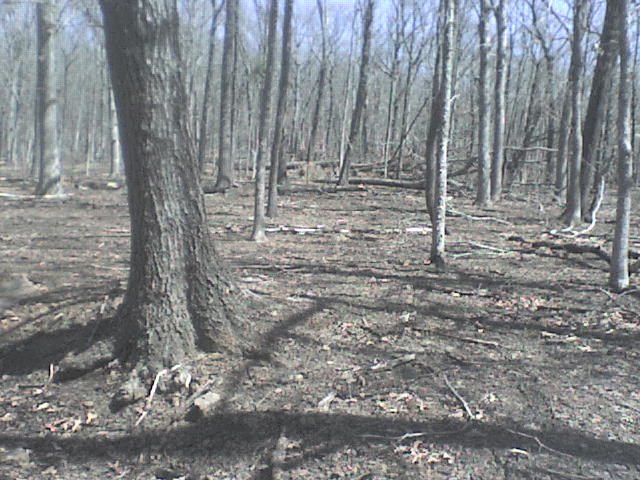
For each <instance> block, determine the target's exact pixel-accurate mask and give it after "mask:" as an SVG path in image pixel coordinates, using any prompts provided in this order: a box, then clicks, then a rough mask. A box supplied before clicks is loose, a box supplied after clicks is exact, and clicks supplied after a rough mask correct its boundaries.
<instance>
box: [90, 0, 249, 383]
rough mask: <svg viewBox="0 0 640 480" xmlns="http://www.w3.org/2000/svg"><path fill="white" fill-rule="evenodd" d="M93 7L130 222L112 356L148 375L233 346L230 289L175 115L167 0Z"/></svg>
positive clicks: (177, 91) (174, 33) (176, 72)
mask: <svg viewBox="0 0 640 480" xmlns="http://www.w3.org/2000/svg"><path fill="white" fill-rule="evenodd" d="M100 5H101V7H102V11H103V14H104V27H105V39H106V45H107V56H108V61H109V66H110V70H111V80H112V84H113V91H114V96H115V100H116V107H117V112H118V121H119V126H120V138H121V140H122V148H123V154H124V160H125V172H126V177H127V186H128V198H129V213H130V220H131V269H130V273H129V282H128V286H127V291H126V294H125V298H124V301H123V304H122V307H121V308H120V311H119V318H120V322H121V323H120V327H119V332H118V334H119V343H118V347H119V348H118V354H119V356H120V357H121V358H122V359H123V360H125V361H128V362H131V363H133V364H138V365H139V366H140V367H147V372H151V373H153V372H156V371H158V369H160V368H163V367H169V366H173V365H176V364H178V363H180V362H183V361H185V360H186V359H188V358H189V357H190V356H192V354H193V353H194V352H195V351H196V349H204V350H207V351H232V350H235V349H237V348H238V345H239V341H238V337H237V336H236V334H235V331H234V328H233V326H232V323H233V322H232V320H233V318H234V316H233V309H234V303H233V300H232V299H233V298H234V297H232V294H231V292H232V291H234V290H235V287H234V286H233V284H232V283H230V281H229V280H227V275H226V273H225V271H224V269H223V267H222V265H221V264H220V261H219V260H218V256H217V254H216V251H215V249H214V246H213V244H212V242H211V239H210V235H209V232H208V230H207V225H206V215H205V207H204V199H203V195H202V192H201V188H200V181H199V177H198V164H197V159H196V156H195V153H194V151H193V148H192V143H191V140H190V138H189V135H188V125H187V122H188V119H187V117H186V112H185V109H184V106H185V105H186V100H187V97H186V93H185V89H184V83H183V78H182V73H181V69H180V66H181V61H180V49H179V40H178V38H179V37H178V11H177V6H176V1H175V0H173V1H164V0H130V1H127V2H122V1H118V0H100Z"/></svg>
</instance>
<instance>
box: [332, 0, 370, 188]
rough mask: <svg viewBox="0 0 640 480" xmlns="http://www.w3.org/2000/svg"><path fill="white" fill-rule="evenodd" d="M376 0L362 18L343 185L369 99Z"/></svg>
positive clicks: (343, 155)
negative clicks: (354, 95)
mask: <svg viewBox="0 0 640 480" xmlns="http://www.w3.org/2000/svg"><path fill="white" fill-rule="evenodd" d="M374 6H375V0H367V3H366V6H365V11H364V16H363V19H362V24H363V25H362V56H361V57H360V77H359V79H358V89H357V91H356V104H355V105H354V107H353V114H352V116H351V126H350V128H349V138H348V140H347V144H346V145H345V148H344V152H343V154H342V159H341V161H340V165H341V167H340V177H339V179H338V184H339V185H341V186H344V185H348V184H349V167H350V164H351V149H352V147H353V144H354V143H355V141H356V137H357V135H358V132H359V131H360V121H361V118H362V111H363V110H364V105H365V103H366V101H367V79H368V76H369V57H370V55H371V26H372V24H373V9H374Z"/></svg>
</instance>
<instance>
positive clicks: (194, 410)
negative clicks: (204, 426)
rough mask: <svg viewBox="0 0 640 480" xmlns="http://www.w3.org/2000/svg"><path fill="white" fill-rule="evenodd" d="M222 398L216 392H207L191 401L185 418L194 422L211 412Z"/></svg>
mask: <svg viewBox="0 0 640 480" xmlns="http://www.w3.org/2000/svg"><path fill="white" fill-rule="evenodd" d="M220 400H222V396H221V395H220V394H219V393H216V392H207V393H205V394H203V395H201V396H199V397H198V398H196V399H195V400H194V402H193V407H191V409H190V410H189V411H188V412H187V415H186V419H187V420H188V421H190V422H195V421H198V420H200V419H202V418H203V417H205V416H207V415H208V414H210V413H212V412H213V411H214V410H215V408H216V407H217V406H218V404H219V403H220Z"/></svg>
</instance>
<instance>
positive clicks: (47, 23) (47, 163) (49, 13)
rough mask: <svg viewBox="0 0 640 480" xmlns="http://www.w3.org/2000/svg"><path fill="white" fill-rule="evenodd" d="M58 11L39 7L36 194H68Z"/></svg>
mask: <svg viewBox="0 0 640 480" xmlns="http://www.w3.org/2000/svg"><path fill="white" fill-rule="evenodd" d="M56 12H57V9H56V7H55V5H54V4H53V3H52V2H49V1H44V2H41V3H38V4H37V6H36V15H37V23H38V74H37V84H38V87H37V88H38V95H37V98H38V106H37V115H38V116H37V118H38V127H39V128H38V133H39V135H40V169H39V178H38V185H37V186H36V192H35V193H36V195H64V187H63V185H62V161H61V158H60V146H59V144H58V100H57V92H56V54H55V51H56V49H55V38H56V29H57V25H56V21H57V18H56Z"/></svg>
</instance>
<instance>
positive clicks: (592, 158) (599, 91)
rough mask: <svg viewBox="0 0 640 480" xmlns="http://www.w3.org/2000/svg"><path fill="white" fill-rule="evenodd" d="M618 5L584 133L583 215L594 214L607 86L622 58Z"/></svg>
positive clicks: (612, 5) (610, 6)
mask: <svg viewBox="0 0 640 480" xmlns="http://www.w3.org/2000/svg"><path fill="white" fill-rule="evenodd" d="M619 15H620V10H618V2H612V1H608V2H607V9H606V12H605V16H604V22H603V26H602V34H601V36H600V42H599V45H598V58H597V60H596V66H595V69H594V71H593V80H592V81H591V92H590V94H589V103H588V105H587V112H586V114H585V117H584V126H583V130H582V138H583V143H582V166H581V170H580V196H581V200H580V203H581V205H582V210H583V212H582V214H583V216H585V217H588V216H589V215H590V212H588V211H586V210H587V206H588V205H589V198H590V195H591V190H592V187H593V183H594V175H595V172H596V169H597V165H596V164H597V159H598V148H597V147H598V141H599V140H600V131H601V129H602V122H603V120H604V114H605V106H606V103H607V102H606V101H605V98H604V97H605V96H606V95H607V94H608V91H607V86H608V85H610V84H611V79H612V77H613V71H614V66H615V61H616V58H617V56H618V31H617V27H618V24H619V21H618V16H619Z"/></svg>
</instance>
